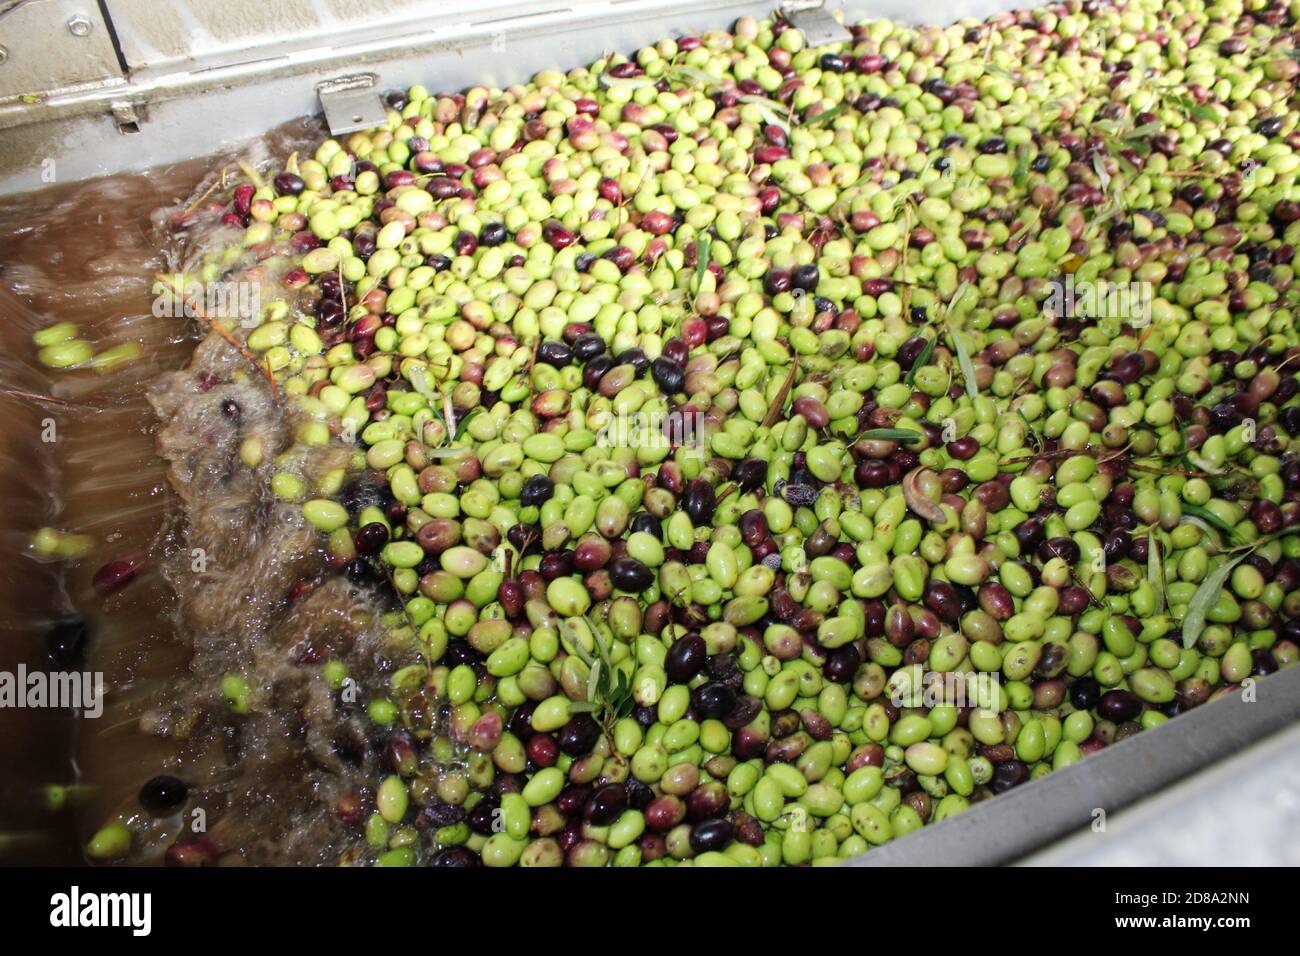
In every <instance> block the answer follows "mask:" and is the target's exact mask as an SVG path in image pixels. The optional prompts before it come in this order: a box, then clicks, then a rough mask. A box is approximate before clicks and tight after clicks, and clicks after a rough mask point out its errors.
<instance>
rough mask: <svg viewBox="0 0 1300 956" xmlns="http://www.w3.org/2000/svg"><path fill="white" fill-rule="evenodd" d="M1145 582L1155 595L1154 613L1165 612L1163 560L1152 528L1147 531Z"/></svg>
mask: <svg viewBox="0 0 1300 956" xmlns="http://www.w3.org/2000/svg"><path fill="white" fill-rule="evenodd" d="M1147 582H1148V583H1149V584H1150V585H1151V590H1152V591H1154V592H1155V595H1156V613H1157V614H1164V613H1165V562H1164V561H1163V560H1162V559H1161V556H1160V542H1159V541H1157V540H1156V533H1155V531H1154V530H1148V531H1147Z"/></svg>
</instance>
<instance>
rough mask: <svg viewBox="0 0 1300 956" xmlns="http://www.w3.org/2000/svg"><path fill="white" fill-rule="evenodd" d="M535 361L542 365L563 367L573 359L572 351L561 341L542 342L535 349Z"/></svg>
mask: <svg viewBox="0 0 1300 956" xmlns="http://www.w3.org/2000/svg"><path fill="white" fill-rule="evenodd" d="M537 361H539V362H541V363H542V364H543V365H553V366H555V367H556V368H564V367H565V366H566V365H568V364H569V363H570V362H571V361H573V351H572V350H571V349H570V348H569V346H568V345H566V344H565V343H563V342H556V341H550V342H543V343H542V344H541V345H540V346H539V347H538V349H537Z"/></svg>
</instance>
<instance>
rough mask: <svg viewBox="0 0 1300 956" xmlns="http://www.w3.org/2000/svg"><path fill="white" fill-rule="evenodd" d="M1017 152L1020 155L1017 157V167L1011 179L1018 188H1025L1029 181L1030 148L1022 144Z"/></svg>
mask: <svg viewBox="0 0 1300 956" xmlns="http://www.w3.org/2000/svg"><path fill="white" fill-rule="evenodd" d="M1017 152H1018V154H1019V155H1018V156H1017V157H1016V169H1015V172H1013V173H1012V174H1011V181H1012V182H1013V183H1015V184H1016V188H1017V189H1024V188H1025V186H1026V185H1028V183H1029V150H1028V149H1026V148H1025V147H1023V146H1022V147H1020V149H1019V150H1017Z"/></svg>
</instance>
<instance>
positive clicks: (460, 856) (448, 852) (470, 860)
mask: <svg viewBox="0 0 1300 956" xmlns="http://www.w3.org/2000/svg"><path fill="white" fill-rule="evenodd" d="M482 862H483V861H482V860H480V859H479V858H478V855H477V854H476V853H475V852H474V851H473V850H471V849H470V848H469V847H465V846H449V847H447V849H445V850H439V851H438V853H437V854H436V855H435V856H434V858H433V859H432V860H430V861H429V865H430V866H437V867H462V866H481V865H482Z"/></svg>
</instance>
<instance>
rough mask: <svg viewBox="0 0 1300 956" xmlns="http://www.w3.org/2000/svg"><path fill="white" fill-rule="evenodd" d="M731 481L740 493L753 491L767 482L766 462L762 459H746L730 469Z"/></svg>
mask: <svg viewBox="0 0 1300 956" xmlns="http://www.w3.org/2000/svg"><path fill="white" fill-rule="evenodd" d="M731 480H732V481H734V482H735V483H736V486H737V487H738V488H739V489H740V490H741V491H753V490H754V489H755V488H757V487H759V486H760V485H761V484H763V482H764V481H766V480H767V462H766V461H764V460H763V459H762V458H746V459H745V460H744V461H742V462H740V464H738V465H736V467H735V468H732V469H731Z"/></svg>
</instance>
